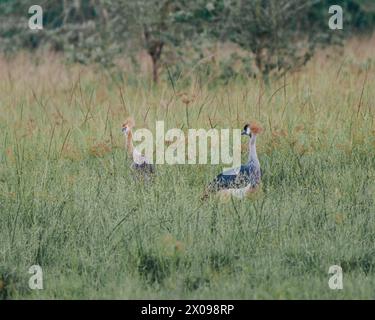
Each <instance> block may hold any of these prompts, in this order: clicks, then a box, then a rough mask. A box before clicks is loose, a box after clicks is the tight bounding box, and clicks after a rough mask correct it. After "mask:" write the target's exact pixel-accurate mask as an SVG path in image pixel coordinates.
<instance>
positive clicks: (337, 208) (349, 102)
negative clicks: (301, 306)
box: [0, 40, 375, 299]
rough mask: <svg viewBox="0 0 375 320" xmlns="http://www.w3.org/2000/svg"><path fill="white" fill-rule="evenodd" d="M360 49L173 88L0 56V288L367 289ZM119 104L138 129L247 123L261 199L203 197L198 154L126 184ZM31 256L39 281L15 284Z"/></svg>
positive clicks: (366, 56)
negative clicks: (289, 69) (267, 79)
mask: <svg viewBox="0 0 375 320" xmlns="http://www.w3.org/2000/svg"><path fill="white" fill-rule="evenodd" d="M374 57H375V41H374V40H372V42H369V41H367V42H358V43H357V42H356V43H352V44H350V46H348V48H346V49H345V52H344V53H343V54H331V55H330V56H326V54H324V53H321V54H319V55H318V56H317V57H316V58H314V60H313V61H312V62H311V63H309V65H308V66H306V68H304V69H302V70H301V71H299V72H298V73H295V74H293V75H289V76H287V77H286V78H284V79H281V80H279V81H274V82H272V83H271V84H270V85H269V87H264V86H262V85H261V84H260V82H259V81H258V80H255V79H249V80H247V81H245V82H243V81H236V80H234V81H232V82H230V83H229V84H227V85H215V86H213V85H210V84H209V83H205V81H199V77H198V76H197V77H195V78H194V77H193V78H194V79H195V80H194V81H193V82H192V84H191V85H189V86H187V87H186V86H182V84H180V82H179V81H177V80H176V81H175V82H174V88H173V86H172V84H171V82H168V81H165V82H162V83H161V84H160V85H159V86H158V87H150V86H148V85H142V84H141V83H139V84H134V83H130V82H129V81H123V82H121V81H119V80H116V81H115V80H114V79H111V78H109V77H108V76H107V75H106V74H104V73H102V72H98V71H94V70H93V69H91V68H88V67H85V68H83V67H79V66H65V65H64V64H62V63H61V62H60V59H59V58H58V57H54V56H50V55H47V56H42V57H41V58H39V59H36V58H35V57H34V58H33V59H34V61H33V62H31V61H30V59H29V56H27V55H21V56H19V57H17V58H16V59H15V60H13V61H10V62H6V61H5V60H4V59H1V60H0V69H1V70H2V72H1V73H0V226H1V232H0V299H1V298H7V299H19V298H28V299H40V298H42V299H44V298H52V299H55V298H64V299H78V298H88V299H95V298H120V299H135V298H137V299H142V298H161V299H164V298H166V299H168V298H172V299H174V298H182V299H184V298H192V299H200V298H213V299H215V298H228V299H233V298H236V299H254V298H255V299H298V298H301V299H309V298H312V299H318V298H324V299H340V298H344V299H352V298H355V299H356V298H365V299H374V298H375V247H374V242H375V183H374V181H375V120H374V114H375V105H374V103H375V72H374V71H375V60H374ZM181 92H185V93H186V95H187V96H188V97H191V98H192V100H193V101H192V102H191V103H190V104H189V105H185V104H184V103H183V102H182V101H181V95H179V93H181ZM129 115H132V116H134V118H135V120H136V124H137V127H138V128H142V127H147V128H150V129H151V130H152V129H153V128H154V126H155V121H156V120H164V121H165V122H166V129H168V128H174V127H177V128H183V129H184V130H186V129H187V128H188V125H189V127H191V128H210V126H211V125H212V126H216V128H242V127H243V125H244V124H245V123H246V122H248V121H250V120H256V121H258V122H259V123H261V124H262V126H263V127H264V129H265V130H264V133H263V134H262V135H261V136H259V138H258V155H259V158H260V163H261V166H262V169H263V171H264V176H263V191H264V192H263V195H262V196H260V197H259V198H258V199H256V200H246V201H238V200H237V201H230V202H228V203H220V202H218V201H216V200H214V199H210V200H209V201H207V202H205V203H201V202H200V201H199V197H200V195H201V194H202V191H203V189H204V187H205V185H206V184H207V183H208V182H209V181H210V180H211V179H212V178H213V177H214V176H215V175H216V174H218V173H219V172H220V170H221V168H220V166H211V165H196V166H194V165H190V166H189V165H185V166H168V165H164V166H163V165H159V166H157V177H156V178H155V181H154V183H153V184H152V185H151V186H148V187H145V186H144V185H143V184H141V183H136V182H135V181H134V180H133V179H132V177H131V172H130V169H129V159H127V157H126V155H125V150H124V140H123V139H124V137H123V135H122V134H121V130H120V128H121V123H122V121H123V120H124V119H125V118H126V117H127V116H129ZM244 142H245V140H244ZM243 156H244V159H245V158H246V150H244V154H243ZM34 264H39V265H40V266H42V268H43V272H44V289H43V290H39V291H38V290H34V291H32V290H30V289H29V288H28V279H29V277H30V276H31V275H30V274H28V272H27V271H28V269H29V267H30V266H31V265H34ZM331 265H340V266H341V267H342V268H343V272H344V278H343V279H344V282H343V284H344V288H343V290H331V289H330V288H329V286H328V280H329V278H330V275H329V274H328V269H329V267H330V266H331Z"/></svg>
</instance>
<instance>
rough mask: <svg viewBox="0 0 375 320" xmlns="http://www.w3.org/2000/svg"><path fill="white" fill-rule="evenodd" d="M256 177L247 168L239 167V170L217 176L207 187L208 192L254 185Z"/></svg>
mask: <svg viewBox="0 0 375 320" xmlns="http://www.w3.org/2000/svg"><path fill="white" fill-rule="evenodd" d="M256 181H257V179H256V175H255V173H253V172H251V171H250V170H249V167H247V166H241V168H239V170H238V169H237V170H236V169H233V170H229V171H226V172H224V173H221V174H219V175H218V176H217V177H216V178H215V179H214V181H212V182H211V183H210V185H209V187H208V189H209V190H210V191H219V190H223V189H231V188H234V189H240V188H245V187H247V186H248V185H252V186H253V185H254V186H255V185H256V183H257V182H256Z"/></svg>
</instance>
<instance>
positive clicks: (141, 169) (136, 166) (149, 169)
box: [121, 118, 155, 177]
mask: <svg viewBox="0 0 375 320" xmlns="http://www.w3.org/2000/svg"><path fill="white" fill-rule="evenodd" d="M133 127H134V120H133V118H128V119H126V120H125V122H124V123H123V124H122V129H121V131H122V132H123V134H124V136H125V148H126V151H127V153H128V156H130V157H131V159H133V162H132V164H131V168H132V169H133V170H134V171H135V172H136V173H137V174H140V175H141V176H143V177H148V176H150V175H152V174H154V173H155V167H154V165H153V164H152V163H151V162H150V161H149V160H148V159H147V158H146V157H145V156H144V155H142V154H141V153H140V152H139V151H138V150H137V149H136V148H135V147H134V144H133V132H132V130H133Z"/></svg>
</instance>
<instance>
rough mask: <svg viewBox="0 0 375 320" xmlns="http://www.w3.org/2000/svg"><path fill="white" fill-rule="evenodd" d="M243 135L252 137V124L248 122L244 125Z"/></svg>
mask: <svg viewBox="0 0 375 320" xmlns="http://www.w3.org/2000/svg"><path fill="white" fill-rule="evenodd" d="M241 135H242V136H249V137H250V138H251V130H250V125H249V124H247V125H245V126H244V128H243V130H242V133H241Z"/></svg>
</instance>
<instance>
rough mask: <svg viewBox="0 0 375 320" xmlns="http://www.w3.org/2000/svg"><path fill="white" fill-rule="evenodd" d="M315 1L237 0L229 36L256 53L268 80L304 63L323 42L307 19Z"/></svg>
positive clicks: (257, 61)
mask: <svg viewBox="0 0 375 320" xmlns="http://www.w3.org/2000/svg"><path fill="white" fill-rule="evenodd" d="M317 2H319V1H316V0H278V1H275V0H252V1H248V0H237V1H234V3H233V5H232V6H231V12H230V14H231V19H230V25H229V27H228V34H229V35H230V39H231V40H232V41H233V42H235V43H237V44H239V45H240V46H241V47H242V48H244V49H246V50H248V51H250V52H252V53H253V55H254V59H255V64H256V66H257V69H258V71H259V73H260V74H261V75H262V77H263V79H264V80H265V81H266V82H267V81H268V79H269V76H270V75H271V74H276V75H278V76H282V75H283V74H285V73H286V72H288V71H290V70H294V69H297V68H298V67H300V66H301V65H303V64H305V63H306V62H307V61H308V60H309V59H310V58H311V57H312V55H313V52H314V49H315V47H316V46H317V45H318V44H319V43H320V41H319V36H320V35H321V34H320V33H319V32H317V31H316V30H311V25H309V24H308V23H309V21H308V19H307V17H308V14H309V12H310V10H311V8H312V6H313V5H314V4H315V3H317Z"/></svg>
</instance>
